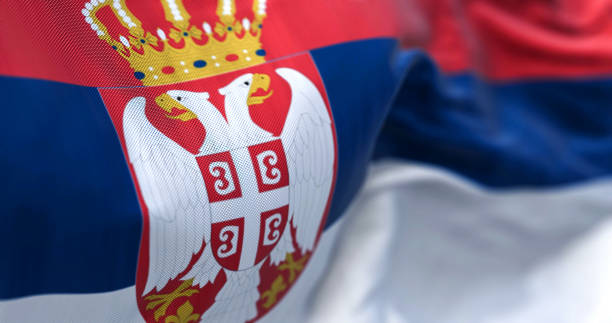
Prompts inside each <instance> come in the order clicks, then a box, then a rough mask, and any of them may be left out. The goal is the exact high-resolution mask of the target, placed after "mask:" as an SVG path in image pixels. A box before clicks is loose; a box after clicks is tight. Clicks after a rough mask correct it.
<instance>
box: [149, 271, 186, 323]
mask: <svg viewBox="0 0 612 323" xmlns="http://www.w3.org/2000/svg"><path fill="white" fill-rule="evenodd" d="M192 283H193V279H189V280H185V281H183V283H181V285H180V286H179V287H178V288H177V289H175V290H174V291H172V292H170V293H168V294H155V295H149V296H147V297H145V300H147V301H151V302H150V303H149V304H147V307H146V309H147V310H151V309H154V308H156V307H157V309H156V310H155V312H154V313H153V314H154V316H155V320H156V321H157V320H159V318H160V317H162V316H164V315H166V310H167V309H168V306H170V304H172V302H174V300H175V299H177V298H179V297H183V296H185V297H189V296H191V295H193V294H195V293H197V292H198V290H197V289H194V288H189V287H191V284H192Z"/></svg>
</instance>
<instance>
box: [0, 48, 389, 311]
mask: <svg viewBox="0 0 612 323" xmlns="http://www.w3.org/2000/svg"><path fill="white" fill-rule="evenodd" d="M396 49H397V42H396V41H394V40H391V39H376V40H369V41H361V42H353V43H348V44H343V45H337V46H332V47H329V48H324V49H319V50H315V51H313V52H312V56H313V58H314V60H315V63H316V64H317V67H318V68H319V71H320V73H321V75H322V77H323V80H324V83H325V86H326V90H327V93H328V96H329V100H330V103H331V106H332V110H333V115H334V119H335V121H336V129H337V137H338V146H339V147H338V149H339V156H338V159H339V160H338V164H339V169H338V178H337V185H336V190H335V193H334V200H333V203H332V209H331V211H330V216H329V221H328V224H327V225H328V226H329V225H330V224H331V223H333V221H335V220H336V219H338V218H339V217H340V215H341V214H342V212H343V211H344V209H345V208H346V206H347V205H348V203H349V201H350V200H351V199H352V197H353V196H354V194H355V193H356V191H357V190H358V188H359V185H360V184H361V182H362V180H363V177H364V173H365V169H366V166H367V163H368V160H369V158H370V152H371V151H372V149H373V146H374V143H375V138H376V134H377V133H378V131H379V129H380V127H381V126H382V124H383V120H384V117H385V114H386V111H387V109H386V107H387V106H388V105H389V103H390V101H391V96H392V94H393V89H394V88H395V87H397V84H398V80H399V75H398V74H397V73H396V72H397V71H396V66H395V65H393V64H392V63H393V62H394V61H390V59H391V58H392V57H393V55H394V54H395V53H396ZM0 88H2V89H3V97H2V99H3V101H2V103H3V107H4V110H5V114H4V118H3V121H2V123H3V124H2V128H1V134H2V136H0V149H2V151H3V152H4V153H5V157H4V158H2V160H0V178H2V181H3V184H4V185H3V186H2V188H0V215H1V220H2V225H0V259H2V265H1V266H0V277H4V278H3V279H2V280H0V299H7V298H14V297H20V296H27V295H33V294H48V293H91V292H104V291H110V290H116V289H119V288H123V287H127V286H130V285H133V284H134V281H135V272H136V261H137V255H138V246H139V240H140V234H141V226H142V217H141V214H140V209H139V206H138V200H137V196H136V193H135V190H134V186H133V183H132V181H131V178H130V174H129V171H128V168H127V164H126V161H125V159H124V156H123V153H122V150H121V147H120V144H119V141H118V139H117V135H116V133H115V130H114V128H113V126H112V124H111V121H110V118H109V116H108V115H107V113H106V109H105V107H104V105H103V103H102V101H101V99H100V97H99V95H98V93H97V91H96V89H94V88H87V87H81V86H75V85H68V84H62V83H56V82H48V81H40V80H31V79H19V78H7V77H0Z"/></svg>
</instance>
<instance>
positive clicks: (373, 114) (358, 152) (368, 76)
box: [312, 38, 414, 227]
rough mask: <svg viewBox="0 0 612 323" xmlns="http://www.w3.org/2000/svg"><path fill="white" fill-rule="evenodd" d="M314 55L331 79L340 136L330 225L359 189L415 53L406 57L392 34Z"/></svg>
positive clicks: (328, 81) (328, 88) (328, 86)
mask: <svg viewBox="0 0 612 323" xmlns="http://www.w3.org/2000/svg"><path fill="white" fill-rule="evenodd" d="M312 56H313V58H314V60H315V63H316V65H317V67H318V68H319V72H320V74H321V76H322V78H323V80H324V82H325V88H326V91H327V94H328V97H329V101H330V105H331V107H332V112H333V117H334V121H335V124H336V135H337V140H338V165H339V166H338V175H337V180H336V189H335V192H334V196H333V200H332V205H331V209H330V213H329V215H328V219H327V223H326V227H329V226H330V225H331V224H333V223H334V222H335V221H336V220H337V219H338V218H340V216H341V215H342V213H343V212H344V210H345V209H346V207H347V206H348V204H349V203H350V202H351V200H352V199H353V197H354V196H355V194H356V193H357V191H358V190H359V188H360V186H361V184H362V182H363V180H364V177H365V172H366V170H367V166H368V163H369V161H370V159H371V154H372V151H373V149H374V144H375V143H376V137H377V134H378V132H379V131H380V128H381V127H382V125H383V123H384V120H385V117H386V115H387V111H388V110H389V106H390V104H391V102H392V97H393V95H394V93H395V90H396V89H397V87H398V85H399V83H400V79H401V76H402V74H403V73H402V71H403V70H404V69H405V68H406V67H407V64H408V63H409V62H411V61H412V60H413V59H414V57H413V55H400V52H399V49H398V43H397V41H395V40H393V39H388V38H382V39H372V40H367V41H358V42H352V43H345V44H340V45H335V46H331V47H326V48H322V49H318V50H314V51H312Z"/></svg>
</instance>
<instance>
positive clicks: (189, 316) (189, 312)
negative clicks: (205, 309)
mask: <svg viewBox="0 0 612 323" xmlns="http://www.w3.org/2000/svg"><path fill="white" fill-rule="evenodd" d="M199 318H200V314H197V313H194V312H193V306H191V303H189V301H186V302H185V303H183V305H181V306H179V308H178V309H177V310H176V315H170V316H168V317H166V322H165V323H189V322H197V321H198V319H199Z"/></svg>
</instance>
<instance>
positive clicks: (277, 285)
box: [261, 275, 287, 308]
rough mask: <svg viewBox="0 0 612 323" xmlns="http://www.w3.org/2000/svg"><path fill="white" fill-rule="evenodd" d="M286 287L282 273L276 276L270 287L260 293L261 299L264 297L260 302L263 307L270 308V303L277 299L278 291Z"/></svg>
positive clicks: (274, 302)
mask: <svg viewBox="0 0 612 323" xmlns="http://www.w3.org/2000/svg"><path fill="white" fill-rule="evenodd" d="M285 289H287V285H286V284H285V279H284V278H283V276H282V275H279V276H278V277H276V279H275V280H274V281H273V282H272V285H271V286H270V289H268V290H266V291H264V292H263V293H261V299H265V301H264V303H263V304H262V306H263V307H265V308H270V307H271V306H272V305H274V304H276V301H277V299H278V293H280V292H282V291H284V290H285Z"/></svg>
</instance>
